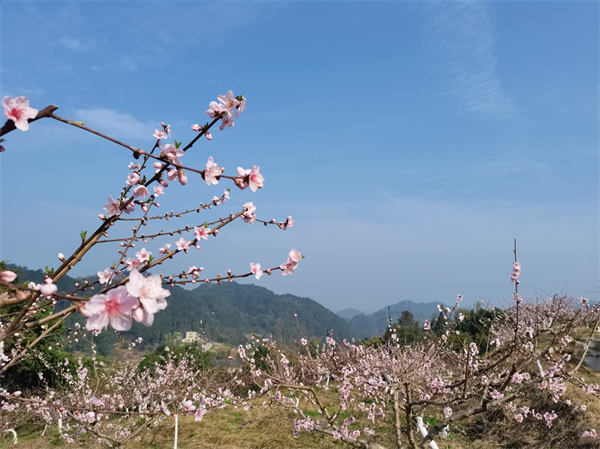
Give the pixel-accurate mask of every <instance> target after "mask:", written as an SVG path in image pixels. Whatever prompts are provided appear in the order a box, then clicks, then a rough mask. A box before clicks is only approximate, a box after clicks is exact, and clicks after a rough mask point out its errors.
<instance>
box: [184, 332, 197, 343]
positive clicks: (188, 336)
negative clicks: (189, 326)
mask: <svg viewBox="0 0 600 449" xmlns="http://www.w3.org/2000/svg"><path fill="white" fill-rule="evenodd" d="M200 340H201V339H200V335H198V332H186V333H185V338H182V339H181V342H182V343H198V342H199V341H200Z"/></svg>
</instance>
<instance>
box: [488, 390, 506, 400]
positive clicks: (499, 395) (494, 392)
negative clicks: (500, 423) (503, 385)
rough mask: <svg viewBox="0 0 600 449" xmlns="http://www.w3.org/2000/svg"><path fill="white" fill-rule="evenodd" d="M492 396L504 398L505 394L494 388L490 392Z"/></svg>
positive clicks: (493, 397)
mask: <svg viewBox="0 0 600 449" xmlns="http://www.w3.org/2000/svg"><path fill="white" fill-rule="evenodd" d="M490 396H491V397H492V399H502V398H503V397H504V394H502V393H500V392H499V391H498V390H494V391H492V392H491V393H490Z"/></svg>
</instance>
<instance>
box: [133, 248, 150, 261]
mask: <svg viewBox="0 0 600 449" xmlns="http://www.w3.org/2000/svg"><path fill="white" fill-rule="evenodd" d="M150 256H152V253H151V252H150V251H148V250H147V249H146V248H142V250H141V251H138V252H137V253H135V257H137V260H139V261H140V262H148V261H149V260H150Z"/></svg>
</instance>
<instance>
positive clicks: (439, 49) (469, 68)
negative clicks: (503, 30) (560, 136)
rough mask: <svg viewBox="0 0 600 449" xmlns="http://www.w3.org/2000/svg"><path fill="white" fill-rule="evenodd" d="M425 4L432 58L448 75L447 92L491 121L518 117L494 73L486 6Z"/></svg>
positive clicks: (492, 34)
mask: <svg viewBox="0 0 600 449" xmlns="http://www.w3.org/2000/svg"><path fill="white" fill-rule="evenodd" d="M427 4H428V5H430V7H429V11H430V13H431V20H430V25H431V30H432V34H433V36H434V38H435V41H434V42H433V46H434V48H435V58H436V60H437V62H438V64H439V68H440V69H441V70H442V71H444V72H446V73H448V74H449V75H450V85H449V86H448V87H447V89H448V93H449V94H451V95H453V96H455V97H456V98H457V99H458V101H459V102H460V103H461V104H462V106H463V107H464V108H465V109H467V110H468V111H471V112H474V113H478V114H482V115H485V116H488V117H490V118H494V119H504V118H510V117H513V116H515V115H517V113H518V110H517V107H516V105H515V103H514V101H513V99H512V98H511V97H510V96H509V95H508V94H507V93H506V92H505V90H504V89H503V87H502V81H501V79H500V77H499V75H498V73H497V60H496V57H495V51H494V45H495V43H496V35H495V32H494V26H493V23H492V19H491V17H490V14H489V11H488V8H490V6H489V4H486V3H484V2H481V1H477V0H467V1H451V2H433V3H431V4H430V3H429V2H428V3H427Z"/></svg>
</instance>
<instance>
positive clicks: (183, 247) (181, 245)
mask: <svg viewBox="0 0 600 449" xmlns="http://www.w3.org/2000/svg"><path fill="white" fill-rule="evenodd" d="M175 245H177V249H178V250H179V251H183V252H186V253H187V250H188V248H189V246H190V242H188V241H187V240H186V239H185V238H183V237H181V238H180V239H179V240H177V241H176V242H175Z"/></svg>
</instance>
